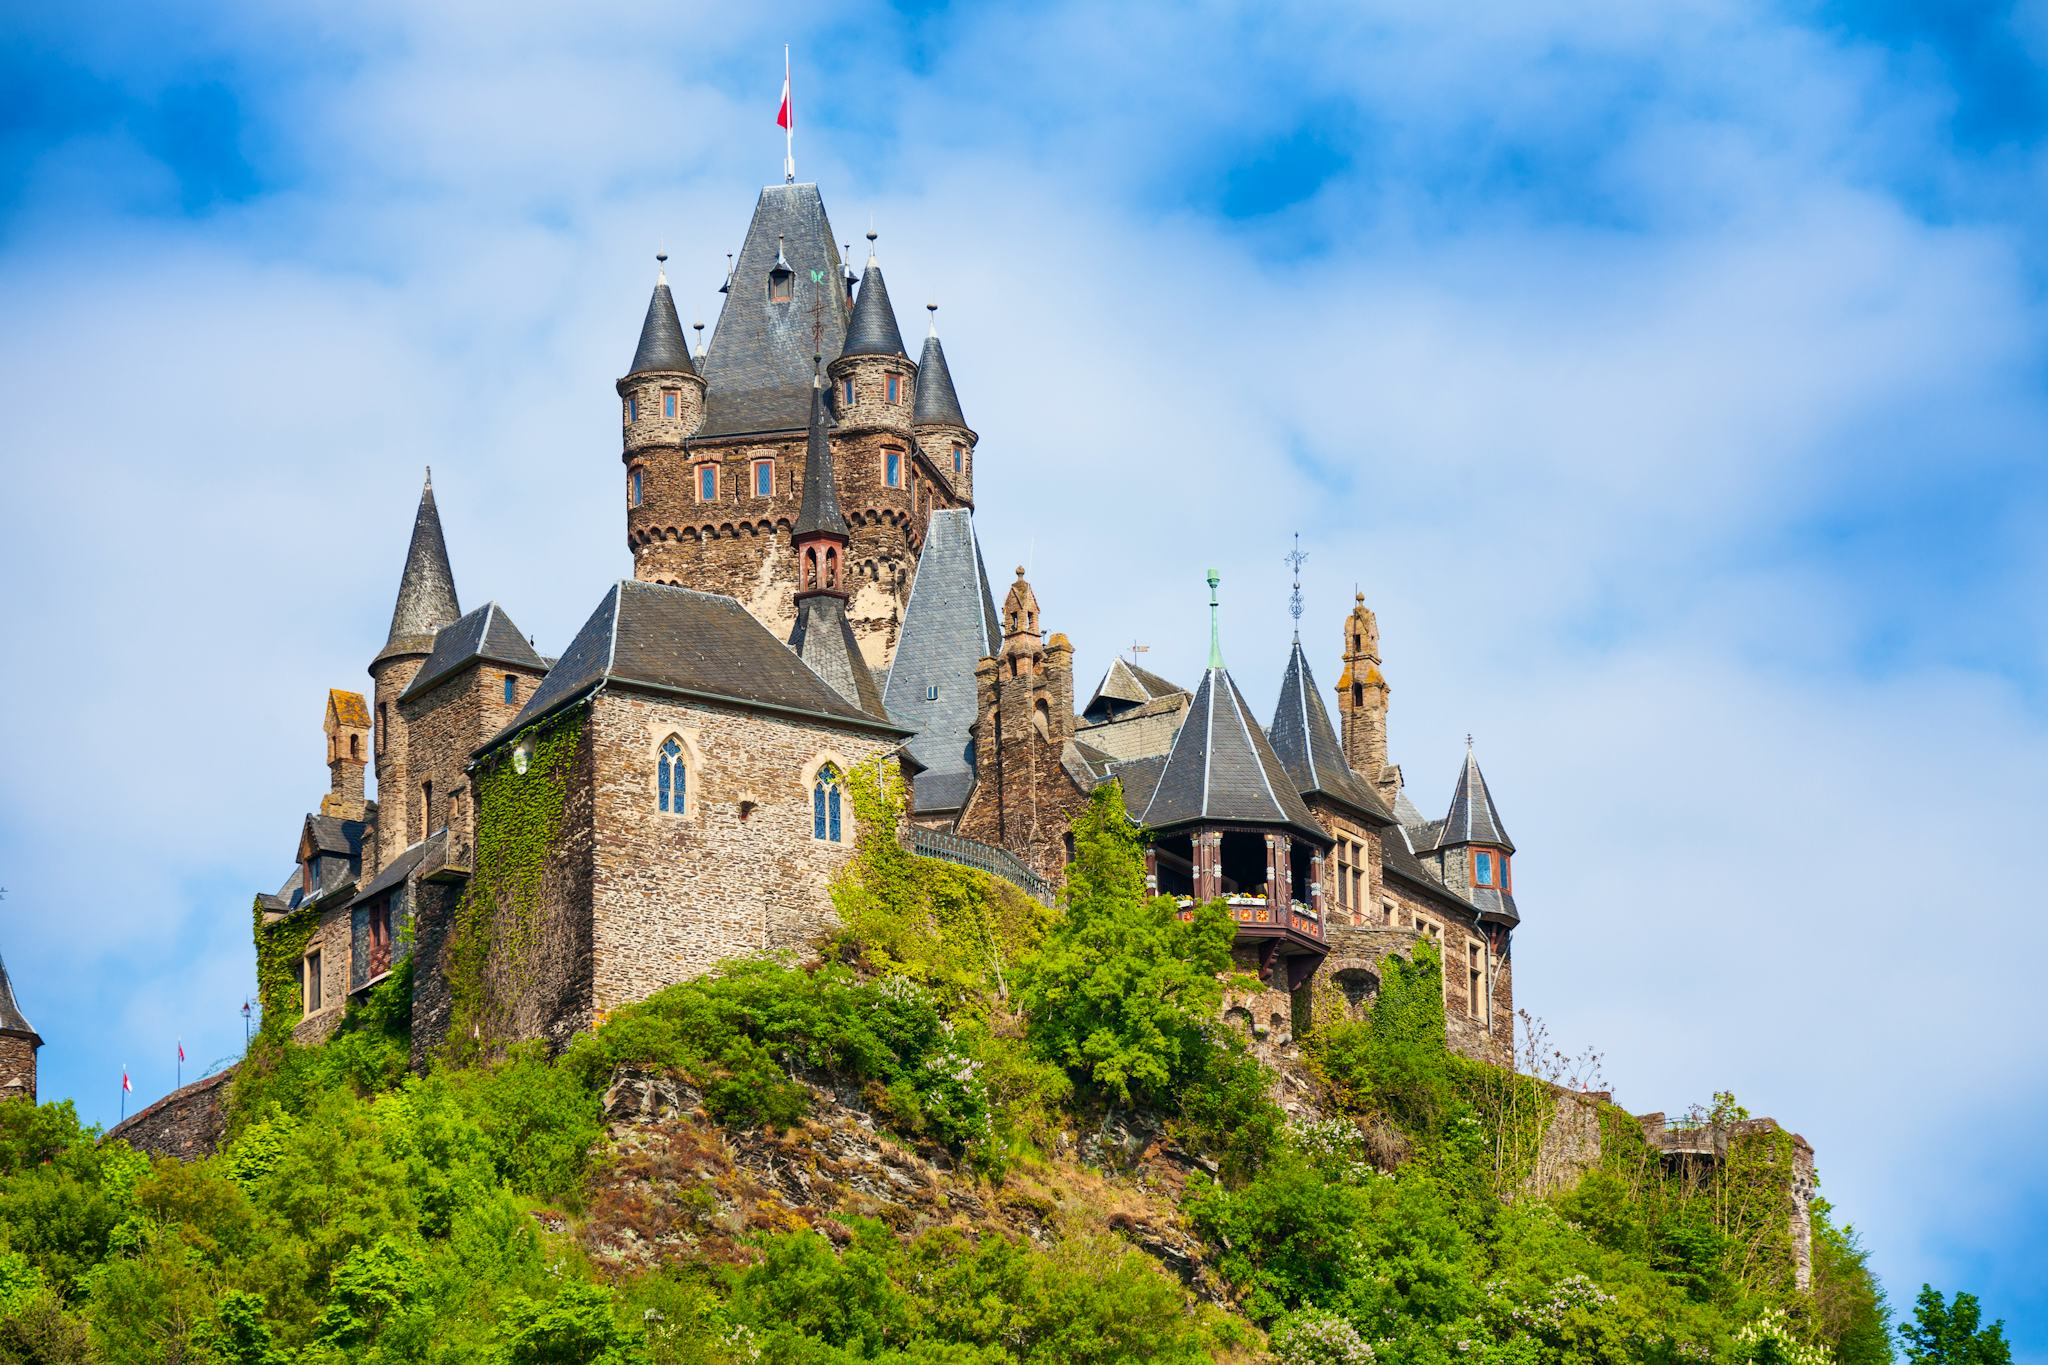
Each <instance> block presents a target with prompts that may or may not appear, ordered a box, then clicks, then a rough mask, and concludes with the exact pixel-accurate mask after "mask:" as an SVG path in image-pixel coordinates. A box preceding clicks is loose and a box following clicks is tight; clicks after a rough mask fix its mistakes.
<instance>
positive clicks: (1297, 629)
mask: <svg viewBox="0 0 2048 1365" xmlns="http://www.w3.org/2000/svg"><path fill="white" fill-rule="evenodd" d="M1286 562H1287V564H1289V565H1290V566H1292V568H1293V569H1294V592H1293V594H1292V595H1290V596H1289V597H1288V599H1287V614H1288V615H1289V616H1292V617H1293V618H1294V638H1295V639H1296V640H1299V639H1301V566H1302V565H1303V564H1306V563H1307V562H1308V551H1306V550H1304V549H1302V548H1301V532H1299V531H1296V532H1295V533H1294V550H1293V552H1292V553H1290V554H1289V555H1288V556H1287V559H1286Z"/></svg>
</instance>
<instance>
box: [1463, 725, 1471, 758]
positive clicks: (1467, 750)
mask: <svg viewBox="0 0 2048 1365" xmlns="http://www.w3.org/2000/svg"><path fill="white" fill-rule="evenodd" d="M1465 753H1466V756H1467V757H1470V756H1471V753H1472V732H1471V731H1470V730H1467V731H1466V732H1465Z"/></svg>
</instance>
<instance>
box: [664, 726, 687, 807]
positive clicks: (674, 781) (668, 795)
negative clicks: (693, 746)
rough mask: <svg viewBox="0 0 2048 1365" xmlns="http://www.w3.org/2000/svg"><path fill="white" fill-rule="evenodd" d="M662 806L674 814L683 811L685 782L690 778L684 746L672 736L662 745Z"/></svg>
mask: <svg viewBox="0 0 2048 1365" xmlns="http://www.w3.org/2000/svg"><path fill="white" fill-rule="evenodd" d="M659 766H660V788H661V808H662V809H663V810H665V811H668V812H669V813H670V814H673V815H681V814H682V813H683V796H684V792H685V787H684V785H683V784H684V783H685V782H686V781H687V780H688V776H687V770H686V769H685V768H684V767H683V746H682V744H681V743H680V742H678V741H677V740H676V739H675V737H674V736H670V737H669V739H668V740H666V741H665V742H664V743H663V744H662V746H661V763H660V765H659Z"/></svg>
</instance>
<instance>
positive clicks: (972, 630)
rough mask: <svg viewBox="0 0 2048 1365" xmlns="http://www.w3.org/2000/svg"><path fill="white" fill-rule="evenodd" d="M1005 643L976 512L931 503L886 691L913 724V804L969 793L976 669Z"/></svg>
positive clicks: (955, 805) (919, 807)
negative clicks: (916, 766)
mask: <svg viewBox="0 0 2048 1365" xmlns="http://www.w3.org/2000/svg"><path fill="white" fill-rule="evenodd" d="M1002 647H1003V636H1002V629H1001V627H1000V625H999V624H998V622H997V617H996V603H995V595H994V594H993V593H992V592H991V591H990V588H989V581H988V569H987V568H986V567H984V566H983V564H982V561H981V546H980V545H979V544H978V543H977V542H976V540H975V537H974V513H972V512H970V511H969V510H967V509H966V508H965V507H944V508H935V509H934V510H933V512H932V515H931V521H930V523H929V525H928V527H927V529H926V531H925V536H924V548H923V549H922V550H921V551H920V552H919V554H918V557H917V574H916V576H915V577H913V578H912V579H911V580H910V602H909V604H908V605H907V606H905V607H904V609H903V629H902V632H901V633H900V634H899V635H898V636H897V642H896V656H895V658H894V659H893V660H891V661H890V664H889V681H888V686H887V689H886V690H885V691H884V693H883V700H884V701H885V702H886V703H887V705H888V714H889V715H891V716H893V717H895V718H896V719H897V720H898V721H900V722H902V723H903V724H905V725H909V726H912V727H914V728H915V729H916V731H917V737H916V738H915V739H913V740H911V742H910V755H911V757H912V758H915V759H916V760H917V761H918V762H919V763H921V764H923V765H924V768H925V771H923V772H921V773H919V774H918V775H917V779H916V783H915V787H914V790H913V793H912V800H913V802H914V804H913V806H912V809H913V810H914V811H929V810H958V809H959V808H960V804H961V802H963V801H965V800H966V799H967V791H968V788H970V787H972V786H973V785H974V765H973V764H972V763H971V762H970V761H969V760H968V756H967V754H968V744H969V742H970V741H971V740H972V738H973V732H974V720H975V715H976V712H977V710H978V703H977V694H976V691H975V681H974V670H975V667H976V666H977V665H978V664H980V662H981V661H982V660H983V659H985V658H991V657H993V656H994V655H995V654H997V653H998V652H999V651H1001V649H1002Z"/></svg>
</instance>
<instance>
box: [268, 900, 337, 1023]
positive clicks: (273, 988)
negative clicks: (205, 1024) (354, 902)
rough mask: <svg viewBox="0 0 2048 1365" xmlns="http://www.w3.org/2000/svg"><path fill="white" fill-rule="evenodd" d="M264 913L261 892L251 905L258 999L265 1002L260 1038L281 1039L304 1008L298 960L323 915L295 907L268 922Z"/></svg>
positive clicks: (303, 955) (297, 1020)
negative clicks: (264, 920) (295, 908)
mask: <svg viewBox="0 0 2048 1365" xmlns="http://www.w3.org/2000/svg"><path fill="white" fill-rule="evenodd" d="M265 913H266V912H265V911H264V908H263V898H262V897H261V896H258V897H257V898H256V900H255V903H254V905H253V906H252V908H251V920H252V922H253V929H252V933H251V937H252V938H254V939H255V941H256V1000H257V1002H258V1003H259V1004H261V1005H262V1006H263V1025H262V1029H261V1031H260V1032H259V1033H258V1034H257V1040H258V1041H261V1042H265V1043H281V1042H284V1041H285V1040H287V1039H289V1038H290V1037H291V1036H292V1029H293V1027H294V1026H295V1025H297V1023H298V1022H299V1018H300V1016H301V1014H302V1013H303V1012H304V1002H303V999H302V997H301V995H300V991H301V989H302V988H303V987H302V983H301V982H300V979H299V963H300V961H301V960H302V959H303V958H304V957H305V955H306V945H307V944H308V943H311V942H312V941H313V933H314V931H315V930H316V929H318V928H319V927H320V916H319V915H317V914H316V913H314V912H313V911H311V910H295V911H293V912H292V913H290V914H288V915H286V916H285V917H284V918H283V919H280V920H278V921H276V922H275V923H272V924H268V925H266V924H265V923H264V922H263V918H264V915H265Z"/></svg>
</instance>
